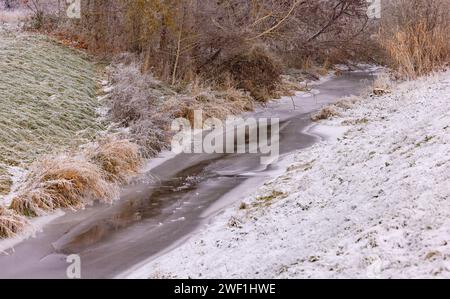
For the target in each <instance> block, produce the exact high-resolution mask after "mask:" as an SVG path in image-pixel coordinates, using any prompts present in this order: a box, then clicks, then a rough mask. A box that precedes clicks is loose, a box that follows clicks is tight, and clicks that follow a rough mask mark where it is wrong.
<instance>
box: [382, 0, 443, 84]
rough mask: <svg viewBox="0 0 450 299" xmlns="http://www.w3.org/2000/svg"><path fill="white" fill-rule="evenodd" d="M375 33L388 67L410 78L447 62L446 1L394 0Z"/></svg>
mask: <svg viewBox="0 0 450 299" xmlns="http://www.w3.org/2000/svg"><path fill="white" fill-rule="evenodd" d="M389 5H391V6H392V7H390V10H391V11H392V12H394V11H395V12H397V13H393V14H392V15H387V16H386V18H383V24H382V26H381V30H380V33H379V41H380V44H381V46H382V47H383V48H384V49H385V50H386V52H387V54H388V59H389V60H390V61H389V62H390V64H391V66H392V67H393V68H394V69H396V70H397V71H398V73H399V74H400V75H401V76H402V77H405V78H408V79H414V78H416V77H418V76H422V75H426V74H428V73H431V72H433V71H436V70H439V69H441V68H443V67H445V66H446V65H448V63H449V62H450V39H449V36H450V4H449V3H448V1H447V0H413V1H412V0H408V1H406V0H395V1H392V2H391V3H390V4H389Z"/></svg>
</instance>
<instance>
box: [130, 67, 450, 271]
mask: <svg viewBox="0 0 450 299" xmlns="http://www.w3.org/2000/svg"><path fill="white" fill-rule="evenodd" d="M339 106H340V107H341V108H337V109H338V112H339V114H340V117H336V118H334V119H333V120H329V121H324V122H323V123H322V125H326V126H332V127H333V128H334V131H336V128H338V127H344V128H346V130H345V131H346V132H345V133H344V135H343V136H341V138H339V139H336V138H334V140H326V141H325V140H324V141H323V142H321V143H320V144H317V145H315V146H313V147H312V148H310V149H307V150H304V151H302V152H300V153H297V154H296V155H295V161H296V163H295V164H293V165H292V166H291V167H290V168H289V170H288V171H287V172H286V174H284V175H283V176H281V177H279V178H277V179H275V180H273V181H271V182H269V183H267V184H266V185H265V186H264V187H263V188H262V189H260V190H259V191H258V193H257V194H255V195H254V196H252V197H250V198H248V199H247V205H246V207H245V209H242V206H241V204H240V203H236V204H235V205H234V206H233V207H230V208H229V209H227V210H225V211H224V213H222V214H221V215H219V216H218V217H217V218H216V219H215V220H214V222H213V223H211V224H210V225H208V226H207V227H205V228H204V230H203V231H202V232H201V233H200V234H199V235H197V236H195V237H193V238H192V239H191V240H189V241H188V242H186V243H185V244H184V245H182V246H181V247H179V248H177V249H175V250H173V251H172V252H170V253H168V254H166V255H164V256H162V257H160V258H158V259H157V260H155V261H153V262H151V263H150V264H147V265H145V266H143V267H142V268H141V269H139V270H137V271H136V272H134V273H133V274H132V275H131V276H132V277H181V278H186V277H191V278H230V277H231V278H305V277H314V278H328V277H331V278H347V277H356V278H366V277H369V278H378V277H380V278H391V277H394V278H399V277H413V278H419V277H447V278H450V109H449V108H450V72H446V73H443V74H439V75H435V76H432V77H429V78H424V79H420V80H418V81H414V82H406V83H402V84H400V85H399V86H397V87H395V88H394V91H393V92H392V93H391V94H387V95H383V96H380V97H367V98H365V99H361V100H360V101H359V102H356V103H353V104H350V105H349V104H348V103H346V104H341V105H339ZM315 129H316V130H317V128H315ZM239 208H241V209H239Z"/></svg>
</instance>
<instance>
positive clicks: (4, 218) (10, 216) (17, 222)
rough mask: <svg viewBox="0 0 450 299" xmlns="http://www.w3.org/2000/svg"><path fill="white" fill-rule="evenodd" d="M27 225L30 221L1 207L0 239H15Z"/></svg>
mask: <svg viewBox="0 0 450 299" xmlns="http://www.w3.org/2000/svg"><path fill="white" fill-rule="evenodd" d="M27 225H28V221H27V220H26V219H25V218H24V217H22V216H20V215H18V214H17V213H15V212H14V211H12V210H9V209H6V208H5V207H2V206H0V239H6V238H11V237H14V236H15V235H16V234H17V233H19V232H21V231H22V230H23V229H24V228H25V226H27Z"/></svg>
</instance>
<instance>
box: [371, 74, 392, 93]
mask: <svg viewBox="0 0 450 299" xmlns="http://www.w3.org/2000/svg"><path fill="white" fill-rule="evenodd" d="M391 89H392V80H391V77H390V76H389V74H387V73H381V74H379V75H378V76H377V78H376V79H375V81H374V82H373V86H372V93H373V94H375V95H377V96H381V95H383V94H386V93H390V92H391Z"/></svg>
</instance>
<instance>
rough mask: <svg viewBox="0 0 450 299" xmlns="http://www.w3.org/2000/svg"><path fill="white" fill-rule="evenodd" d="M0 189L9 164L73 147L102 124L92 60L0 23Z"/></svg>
mask: <svg viewBox="0 0 450 299" xmlns="http://www.w3.org/2000/svg"><path fill="white" fill-rule="evenodd" d="M0 40H1V42H0V57H1V59H0V70H1V73H0V131H1V132H2V134H1V135H0V194H2V195H5V194H7V193H8V192H9V191H10V187H11V182H12V180H11V175H10V173H9V172H8V169H9V168H10V167H12V166H13V167H16V166H19V167H23V168H25V167H26V166H27V165H28V164H29V163H30V162H32V161H34V160H35V159H36V158H38V157H39V156H41V155H44V154H48V153H52V152H55V151H60V150H63V149H66V148H73V147H75V146H78V145H79V144H82V143H85V142H87V141H90V140H91V139H92V138H93V136H95V134H96V132H98V131H99V130H103V126H102V125H101V124H100V123H99V122H98V121H97V113H96V109H97V108H98V106H99V103H98V102H97V101H96V100H95V95H96V82H95V75H96V74H95V68H94V66H93V64H92V63H91V62H90V61H89V60H88V59H87V57H85V56H84V55H82V54H81V53H78V52H76V51H74V50H71V49H67V48H64V47H61V46H59V45H57V44H55V43H54V42H52V41H50V40H48V39H47V38H46V37H43V36H39V35H32V36H31V35H27V34H25V33H14V32H5V31H4V30H1V29H0Z"/></svg>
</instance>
